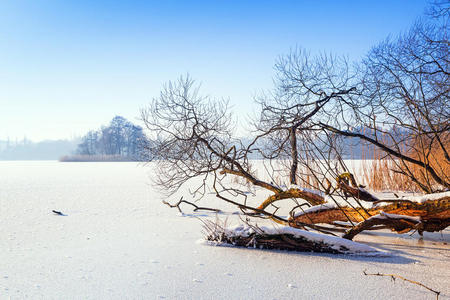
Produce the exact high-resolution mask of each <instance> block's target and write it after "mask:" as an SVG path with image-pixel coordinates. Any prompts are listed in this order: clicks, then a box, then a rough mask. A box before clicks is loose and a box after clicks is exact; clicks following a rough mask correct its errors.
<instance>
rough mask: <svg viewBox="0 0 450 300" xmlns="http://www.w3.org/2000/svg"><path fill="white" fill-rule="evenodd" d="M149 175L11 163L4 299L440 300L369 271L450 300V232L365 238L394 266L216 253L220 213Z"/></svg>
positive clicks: (2, 233) (2, 197)
mask: <svg viewBox="0 0 450 300" xmlns="http://www.w3.org/2000/svg"><path fill="white" fill-rule="evenodd" d="M149 176H152V166H151V165H147V166H145V167H144V166H143V165H138V164H136V163H59V162H48V161H45V162H42V161H41V162H0V299H24V298H29V299H436V296H435V295H434V294H433V293H432V292H430V291H427V290H426V289H424V288H422V287H420V286H417V285H414V284H411V283H408V282H403V281H401V280H396V281H395V282H393V281H391V280H390V278H388V277H378V276H364V275H363V271H364V270H367V272H370V273H376V272H381V273H394V274H398V275H401V276H404V277H406V278H408V279H411V280H415V281H419V282H422V283H423V284H425V285H428V286H429V287H431V288H433V289H435V290H438V291H440V292H441V295H440V297H439V298H440V299H450V246H449V243H450V231H449V230H446V231H445V232H443V233H435V234H430V233H425V237H424V238H423V239H419V238H418V236H417V234H414V235H413V236H409V235H397V234H394V233H390V232H387V231H385V232H378V233H370V234H361V235H358V236H357V237H356V238H355V240H356V241H358V242H362V243H364V244H367V245H369V246H371V247H374V248H377V249H379V250H382V251H387V252H389V253H391V255H388V256H384V257H378V256H358V255H331V254H315V253H294V252H285V251H269V250H258V249H246V248H235V247H214V246H207V245H204V244H199V243H197V241H198V240H199V239H200V238H201V237H202V233H201V230H202V224H201V222H200V221H199V220H198V219H197V218H196V217H195V216H207V217H212V218H214V214H210V213H204V212H199V213H196V214H194V213H190V212H191V208H190V207H189V206H187V207H184V210H185V212H186V214H184V215H183V216H182V215H180V214H178V211H177V210H176V209H170V208H168V207H167V206H165V205H163V204H162V203H161V200H162V199H163V198H162V196H161V195H160V194H158V192H156V191H154V190H153V189H152V187H151V186H150V180H149ZM174 200H175V199H174ZM203 204H205V203H203ZM52 210H57V211H61V212H62V213H64V214H65V215H66V216H60V215H57V214H54V213H52ZM220 217H221V218H225V217H226V215H224V214H222V215H220Z"/></svg>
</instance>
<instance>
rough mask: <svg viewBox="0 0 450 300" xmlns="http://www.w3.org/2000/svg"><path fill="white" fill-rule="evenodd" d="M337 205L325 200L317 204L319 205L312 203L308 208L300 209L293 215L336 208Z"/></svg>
mask: <svg viewBox="0 0 450 300" xmlns="http://www.w3.org/2000/svg"><path fill="white" fill-rule="evenodd" d="M337 207H338V206H337V205H336V203H334V202H326V203H323V204H319V205H314V206H311V207H310V208H307V209H304V210H302V211H298V212H296V213H295V214H294V217H298V216H301V215H304V214H307V213H313V212H318V211H321V210H326V209H333V208H337Z"/></svg>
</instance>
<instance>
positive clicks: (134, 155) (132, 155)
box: [60, 116, 148, 161]
mask: <svg viewBox="0 0 450 300" xmlns="http://www.w3.org/2000/svg"><path fill="white" fill-rule="evenodd" d="M147 142H148V141H147V138H146V137H145V134H144V132H143V130H142V127H140V126H137V125H134V124H133V123H131V122H130V121H128V120H127V119H125V118H124V117H121V116H116V117H114V118H113V119H112V120H111V122H110V124H109V125H108V126H103V127H101V128H100V129H98V130H92V131H89V132H88V133H87V134H86V135H85V136H83V137H82V138H81V143H80V144H78V147H77V149H76V152H75V155H71V156H64V157H62V158H61V159H60V161H136V160H140V157H141V152H142V147H143V146H144V145H145V144H146V143H147Z"/></svg>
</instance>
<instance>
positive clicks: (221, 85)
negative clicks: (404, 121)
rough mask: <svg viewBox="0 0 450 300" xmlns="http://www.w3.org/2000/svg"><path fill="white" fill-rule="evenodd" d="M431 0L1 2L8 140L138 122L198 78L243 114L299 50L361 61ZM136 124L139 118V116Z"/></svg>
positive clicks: (1, 131) (0, 124) (0, 133)
mask: <svg viewBox="0 0 450 300" xmlns="http://www.w3.org/2000/svg"><path fill="white" fill-rule="evenodd" d="M426 5H427V1H425V0H422V1H419V0H398V1H394V0H378V1H337V0H335V1H331V0H330V1H325V0H322V1H313V0H310V1H300V0H299V1H281V0H280V1H262V0H259V1H245V0H242V1H230V0H227V1H213V0H210V1H170V0H166V1H163V0H161V1H131V0H129V1H100V0H97V1H80V0H76V1H75V0H74V1H56V0H55V1H51V0H48V1H44V0H29V1H21V0H11V1H8V0H2V1H0V140H2V139H3V140H4V139H6V138H8V137H10V138H11V139H16V138H19V139H22V138H23V137H24V136H26V137H27V138H28V139H31V140H33V141H40V140H44V139H65V138H71V137H73V136H76V135H83V134H84V133H86V132H87V131H88V130H90V129H96V128H98V127H99V126H100V125H101V124H106V123H108V122H109V120H110V119H112V118H113V117H114V116H115V115H122V116H124V117H126V118H128V119H130V120H131V121H136V122H137V118H138V117H139V110H140V108H142V107H144V106H145V105H146V104H147V103H149V101H150V100H151V99H152V98H153V97H156V96H158V94H159V90H160V88H161V85H162V84H163V83H164V82H166V81H168V80H172V79H176V78H177V77H178V76H179V75H182V74H186V73H189V74H190V75H191V76H192V77H193V78H195V79H197V80H198V81H200V82H202V86H203V91H204V92H205V93H207V94H210V95H212V96H217V97H225V98H230V101H231V103H232V105H233V108H234V110H236V111H237V112H238V115H239V117H243V116H245V115H246V114H247V113H250V112H251V110H252V104H253V100H252V99H253V96H254V95H255V94H256V93H257V92H258V91H260V90H263V89H270V88H271V86H272V77H273V76H274V72H273V64H274V62H275V60H276V58H277V57H278V56H279V55H281V54H285V53H287V52H289V50H290V49H291V48H293V47H296V46H299V47H303V48H306V49H309V50H311V52H313V53H314V52H316V51H327V52H332V53H335V54H338V55H347V56H348V57H349V58H350V59H352V60H358V59H360V58H361V57H362V56H363V55H364V54H365V53H366V52H367V51H368V50H369V49H370V48H371V47H372V46H374V45H375V44H376V43H377V42H379V41H381V40H383V39H384V38H386V37H387V36H388V35H397V34H399V33H401V32H402V31H405V30H407V29H408V28H409V27H410V26H411V25H412V24H413V23H414V21H415V20H416V19H417V18H418V17H420V16H421V15H422V14H423V12H424V9H425V7H426ZM137 123H138V122H137Z"/></svg>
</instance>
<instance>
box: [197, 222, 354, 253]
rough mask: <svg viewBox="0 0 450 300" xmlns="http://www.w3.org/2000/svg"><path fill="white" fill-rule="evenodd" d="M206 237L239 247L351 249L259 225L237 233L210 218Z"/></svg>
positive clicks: (330, 251)
mask: <svg viewBox="0 0 450 300" xmlns="http://www.w3.org/2000/svg"><path fill="white" fill-rule="evenodd" d="M203 224H204V226H203V228H204V230H205V239H206V240H207V241H211V242H217V243H224V244H230V245H234V246H238V247H246V248H258V249H276V250H288V251H298V252H320V253H332V254H345V253H348V251H349V249H348V248H346V247H344V246H340V247H339V249H337V248H336V247H333V245H329V244H327V243H324V242H320V241H313V240H308V239H306V238H304V237H299V236H294V235H292V234H286V233H280V234H267V233H265V232H264V231H263V230H262V229H261V228H259V227H257V226H252V225H249V224H248V223H247V225H249V226H251V227H252V228H253V229H254V230H253V232H252V233H250V234H248V235H235V234H233V232H231V231H228V230H227V229H226V228H225V226H222V225H221V224H219V223H218V221H216V222H212V221H209V220H203Z"/></svg>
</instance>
